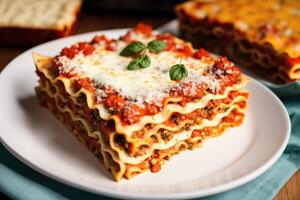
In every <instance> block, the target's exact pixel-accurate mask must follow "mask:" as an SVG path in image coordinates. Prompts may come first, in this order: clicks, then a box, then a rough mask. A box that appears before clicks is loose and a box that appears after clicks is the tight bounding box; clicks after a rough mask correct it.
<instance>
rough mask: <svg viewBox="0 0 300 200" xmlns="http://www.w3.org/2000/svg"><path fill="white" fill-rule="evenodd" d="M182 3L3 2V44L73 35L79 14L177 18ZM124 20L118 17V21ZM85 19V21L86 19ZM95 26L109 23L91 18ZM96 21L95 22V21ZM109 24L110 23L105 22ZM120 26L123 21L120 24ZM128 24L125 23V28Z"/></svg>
mask: <svg viewBox="0 0 300 200" xmlns="http://www.w3.org/2000/svg"><path fill="white" fill-rule="evenodd" d="M179 2H180V1H179V0H173V1H159V0H127V1H126V2H125V1H123V0H85V1H83V0H51V1H49V0H0V14H1V17H0V45H6V46H27V47H28V46H33V45H36V44H40V43H43V42H46V41H49V40H52V39H56V38H60V37H65V36H68V35H71V34H72V33H74V30H75V28H76V27H78V23H81V20H80V12H83V13H84V15H85V14H86V13H93V14H103V13H105V14H109V13H110V14H116V15H125V13H126V15H129V16H134V15H142V16H155V15H156V16H157V15H163V16H174V14H173V7H174V6H175V5H176V4H177V3H179ZM120 19H123V18H122V17H121V18H118V20H120ZM83 20H84V19H83ZM91 20H93V23H99V24H100V23H106V22H105V21H102V20H101V21H100V20H97V19H91ZM94 20H96V21H94ZM106 21H107V20H106ZM120 23H121V21H120ZM125 23H126V22H124V25H127V24H125Z"/></svg>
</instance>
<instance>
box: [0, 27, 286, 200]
mask: <svg viewBox="0 0 300 200" xmlns="http://www.w3.org/2000/svg"><path fill="white" fill-rule="evenodd" d="M126 30H128V29H127V28H125V29H107V30H100V31H92V32H87V33H82V34H77V35H73V36H70V37H65V38H60V39H56V40H52V41H49V42H46V43H43V44H39V45H37V46H34V47H32V48H30V49H28V50H26V51H25V52H23V53H21V54H19V55H18V56H17V57H15V58H14V59H13V60H11V61H10V62H9V63H8V64H7V65H6V66H5V67H4V69H3V70H2V72H1V74H0V82H1V80H2V77H3V76H5V74H6V73H7V70H8V68H11V65H14V62H16V60H18V59H20V57H22V56H25V55H26V54H31V53H32V51H33V50H35V49H38V48H41V47H43V46H47V45H51V44H52V43H57V42H66V41H68V40H69V39H76V38H77V37H85V36H88V35H92V34H101V33H105V34H110V33H115V32H116V33H121V32H125V31H126ZM250 79H251V80H250V81H251V82H253V83H254V85H256V86H258V87H261V89H263V90H264V91H265V92H267V93H268V94H269V95H271V96H272V98H273V99H274V101H276V103H277V104H279V105H280V109H281V110H282V113H283V115H284V119H285V123H286V125H287V128H288V129H287V130H286V133H285V137H284V140H283V141H282V142H281V145H280V147H279V149H277V151H276V153H275V154H273V156H271V157H270V158H269V159H268V160H267V161H266V162H264V164H262V165H261V166H260V167H258V168H257V169H255V170H253V171H252V172H250V173H248V174H246V175H244V176H242V177H240V178H237V179H235V180H232V181H229V182H227V183H223V184H220V185H217V186H213V187H210V188H207V189H204V190H198V191H191V192H181V193H173V194H170V193H166V194H151V196H148V194H142V193H138V194H136V193H126V192H124V191H118V192H114V191H113V190H109V189H100V190H96V189H94V188H91V187H87V186H85V185H81V184H77V183H74V182H72V181H70V180H66V179H64V178H62V177H60V176H59V175H55V174H54V173H51V172H49V171H47V170H45V169H43V168H40V167H39V166H37V165H36V164H35V163H32V162H30V160H27V159H26V158H24V157H22V155H20V154H18V153H17V152H16V151H14V149H13V147H11V146H10V145H9V144H8V143H6V142H5V140H4V139H2V136H1V135H0V142H1V144H3V146H4V147H5V148H6V149H7V150H8V151H9V152H10V153H11V154H12V155H13V156H14V157H16V158H17V159H18V160H20V161H21V162H23V163H24V164H25V165H27V166H28V167H30V168H32V169H33V170H36V171H37V172H39V173H41V174H42V175H45V176H47V177H48V178H51V179H53V180H55V181H59V182H61V183H63V184H66V185H69V186H72V187H75V188H77V189H82V190H85V191H89V192H92V193H94V194H100V195H105V196H110V197H114V198H130V199H141V198H142V199H181V198H197V197H204V196H210V195H213V194H218V193H221V192H224V191H228V190H230V189H233V188H236V187H238V186H241V185H244V184H245V183H247V182H250V181H252V180H253V179H255V178H256V177H258V176H260V175H261V174H262V173H264V172H265V171H266V170H268V169H269V168H270V167H271V166H272V165H273V164H274V163H275V162H276V161H277V160H278V158H279V157H280V156H281V154H282V153H283V151H284V149H285V147H286V146H287V144H288V140H289V137H290V134H291V123H290V118H289V115H288V112H287V110H286V108H285V106H284V105H283V103H282V102H281V101H280V99H279V98H278V97H277V96H276V95H275V94H274V93H273V92H272V91H271V90H270V89H269V88H267V87H266V86H265V85H263V84H262V83H260V82H259V81H257V80H255V79H253V78H250ZM145 195H147V196H145Z"/></svg>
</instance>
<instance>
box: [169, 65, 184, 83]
mask: <svg viewBox="0 0 300 200" xmlns="http://www.w3.org/2000/svg"><path fill="white" fill-rule="evenodd" d="M169 76H170V79H171V80H172V81H179V80H181V79H184V78H186V77H187V76H188V71H187V69H186V68H185V66H184V64H176V65H173V66H172V67H171V68H170V70H169Z"/></svg>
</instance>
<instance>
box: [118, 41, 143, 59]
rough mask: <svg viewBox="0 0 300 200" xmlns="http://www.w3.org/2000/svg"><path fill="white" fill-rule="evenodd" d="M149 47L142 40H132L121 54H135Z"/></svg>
mask: <svg viewBox="0 0 300 200" xmlns="http://www.w3.org/2000/svg"><path fill="white" fill-rule="evenodd" d="M146 48H147V47H146V46H145V45H144V44H143V43H141V42H132V43H130V44H129V45H128V46H126V47H125V48H124V49H123V50H122V51H121V53H120V55H121V56H134V55H136V54H138V53H140V52H142V51H143V50H145V49H146Z"/></svg>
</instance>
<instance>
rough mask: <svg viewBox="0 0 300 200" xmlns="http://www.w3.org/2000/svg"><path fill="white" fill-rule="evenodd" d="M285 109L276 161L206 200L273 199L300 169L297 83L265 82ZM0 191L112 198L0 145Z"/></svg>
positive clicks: (28, 196)
mask: <svg viewBox="0 0 300 200" xmlns="http://www.w3.org/2000/svg"><path fill="white" fill-rule="evenodd" d="M265 85H267V86H268V87H269V88H270V89H271V90H273V92H274V93H276V94H277V95H278V97H279V98H280V99H281V100H282V102H283V103H284V105H285V106H286V108H287V110H288V113H289V115H290V119H291V123H292V130H291V137H290V140H289V143H288V145H287V147H286V149H285V151H284V153H283V154H282V155H281V157H280V158H279V159H278V161H277V162H276V163H275V164H274V165H273V166H272V167H271V168H270V169H269V170H267V171H266V172H265V173H264V174H262V175H261V176H259V177H258V178H256V179H255V180H253V181H251V182H249V183H247V184H245V185H242V186H240V187H238V188H235V189H232V190H230V191H227V192H224V193H220V194H217V195H213V196H210V197H206V198H203V199H205V200H224V199H225V200H227V199H228V200H240V199H243V200H260V199H262V200H268V199H270V200H271V199H272V198H273V197H274V196H275V195H276V194H277V192H278V191H279V190H280V188H281V187H282V186H283V185H284V184H285V183H286V182H287V181H288V179H289V178H290V177H291V176H292V175H293V174H294V173H295V172H296V171H297V170H298V169H299V168H300V82H294V83H290V84H287V85H281V86H275V85H273V84H270V83H265ZM0 191H1V192H2V193H4V194H6V195H7V196H9V197H11V198H12V199H24V200H35V199H38V200H40V199H42V200H48V199H49V200H50V199H51V200H63V199H86V200H88V199H112V198H108V197H104V196H100V195H97V194H93V193H89V192H85V191H82V190H80V189H76V188H73V187H70V186H68V185H65V184H63V183H60V182H57V181H55V180H53V179H50V178H48V177H46V176H44V175H42V174H40V173H38V172H36V171H34V170H33V169H31V168H29V167H27V166H26V165H24V164H23V163H22V162H20V161H19V160H17V159H16V158H15V157H14V156H12V155H11V154H10V153H9V152H8V151H7V150H6V149H5V148H4V147H3V145H0Z"/></svg>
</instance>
